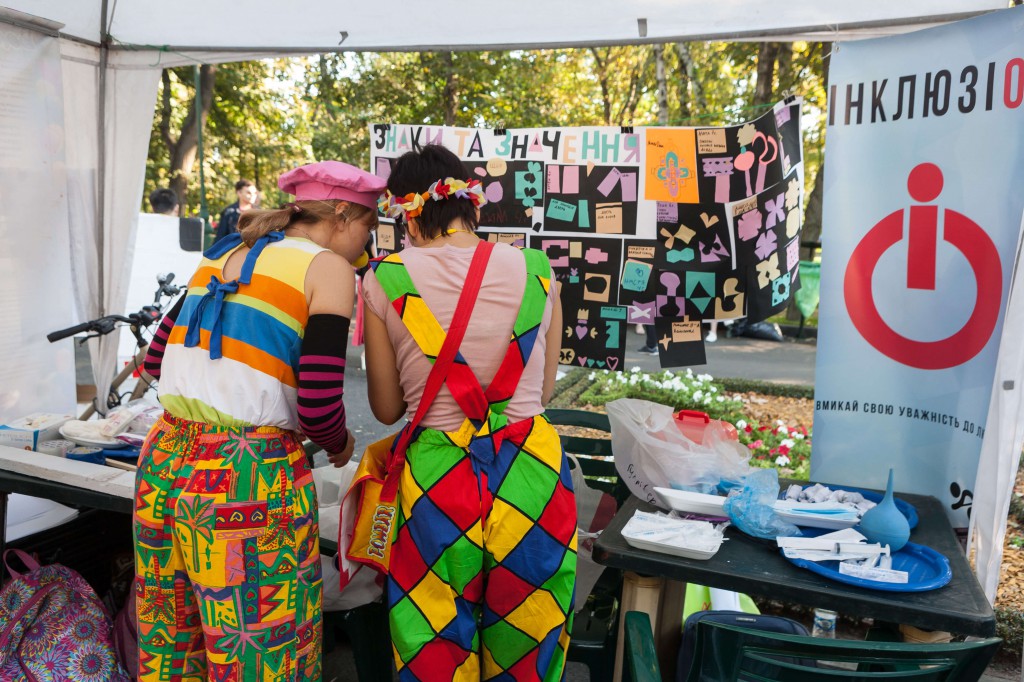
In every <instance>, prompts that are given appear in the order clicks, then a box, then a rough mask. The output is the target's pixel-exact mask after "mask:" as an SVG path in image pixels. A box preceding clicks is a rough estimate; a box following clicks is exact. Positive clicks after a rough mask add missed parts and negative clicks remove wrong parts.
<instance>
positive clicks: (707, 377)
mask: <svg viewBox="0 0 1024 682" xmlns="http://www.w3.org/2000/svg"><path fill="white" fill-rule="evenodd" d="M697 381H711V375H710V374H698V375H697Z"/></svg>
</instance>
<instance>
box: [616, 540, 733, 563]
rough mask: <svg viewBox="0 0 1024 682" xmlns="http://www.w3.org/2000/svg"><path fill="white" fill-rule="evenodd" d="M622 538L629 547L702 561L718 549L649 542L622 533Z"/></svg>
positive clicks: (713, 554)
mask: <svg viewBox="0 0 1024 682" xmlns="http://www.w3.org/2000/svg"><path fill="white" fill-rule="evenodd" d="M622 538H623V539H624V540H625V541H626V544H628V545H629V546H630V547H636V548H637V549H645V550H647V551H649V552H661V553H662V554H671V555H672V556H678V557H683V558H684V559H700V560H702V561H704V560H707V559H710V558H711V557H713V556H715V553H716V552H718V549H715V551H714V552H707V551H704V550H700V549H691V548H688V547H677V546H676V545H666V544H663V543H661V542H651V541H650V540H640V539H639V538H631V537H629V536H628V535H623V536H622ZM719 546H721V545H719Z"/></svg>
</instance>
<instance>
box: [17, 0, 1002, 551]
mask: <svg viewBox="0 0 1024 682" xmlns="http://www.w3.org/2000/svg"><path fill="white" fill-rule="evenodd" d="M0 2H4V3H6V4H7V5H8V6H9V7H10V10H6V9H4V8H2V7H0V22H2V23H3V24H7V26H6V27H5V26H3V25H0V29H5V30H9V31H10V30H21V28H25V29H29V30H31V31H35V32H41V33H44V34H48V35H51V36H55V37H56V39H59V41H60V53H61V64H60V72H61V79H62V83H63V91H62V93H61V94H62V97H63V109H64V135H63V138H62V139H63V141H64V149H63V152H64V168H63V169H62V171H63V170H65V169H66V178H67V179H66V187H64V186H63V185H62V187H61V188H62V189H66V197H67V213H68V215H67V222H66V223H65V225H63V226H61V227H62V228H63V229H66V230H67V234H68V235H69V241H70V245H71V253H70V255H71V263H70V266H69V265H67V264H63V267H65V268H68V267H69V268H70V270H71V272H72V275H73V277H74V282H75V292H74V294H75V303H76V309H77V310H76V316H77V319H66V320H65V319H54V320H53V327H52V328H56V327H58V326H62V325H61V323H65V324H67V325H71V324H74V323H77V322H82V321H85V320H89V319H93V318H95V317H98V316H100V315H103V314H109V313H114V312H123V308H124V305H125V300H126V296H127V281H128V277H129V272H130V263H131V256H132V253H133V244H134V238H135V234H134V232H135V224H136V220H137V214H138V210H139V206H140V204H141V199H142V190H143V185H144V179H145V161H146V155H147V152H148V148H149V135H150V130H151V124H152V116H153V110H154V105H155V103H156V96H157V88H158V83H159V79H160V72H161V70H162V69H163V68H166V67H170V66H179V65H184V64H196V63H201V62H206V63H216V62H225V61H238V60H244V59H253V58H261V57H268V56H274V55H280V54H286V53H295V54H301V53H307V54H309V53H317V52H335V51H402V50H405V51H416V50H483V49H525V48H538V47H547V48H555V47H571V46H590V45H602V44H604V45H608V44H627V43H665V42H675V41H696V40H728V41H734V40H749V41H753V40H846V39H856V38H867V37H877V36H880V35H889V34H894V33H899V32H904V31H910V30H915V29H920V28H925V27H927V26H930V25H934V24H937V23H944V22H948V21H954V20H959V19H964V18H967V17H970V16H973V15H976V14H979V13H984V12H988V11H993V10H998V9H1003V8H1006V6H1007V1H1006V0H899V1H893V0H857V1H856V2H854V1H852V0H562V1H560V2H557V1H556V2H552V1H551V0H516V1H515V2H496V3H490V4H484V3H466V2H452V1H451V0H431V1H430V2H427V1H426V0H406V2H387V1H386V0H385V1H382V2H378V3H375V4H372V5H368V4H366V3H361V4H359V5H357V4H356V3H354V2H339V1H338V0H292V1H291V2H281V0H273V1H272V0H249V1H248V2H245V3H241V4H239V3H229V2H224V1H223V0H220V1H218V0H214V1H213V2H210V1H209V0H177V1H176V2H173V3H156V2H154V1H153V0H0ZM11 10H13V11H11ZM10 25H14V26H17V27H21V28H19V29H12V28H11V26H10ZM61 182H63V176H61ZM8 219H13V218H12V209H11V208H10V203H9V202H8V201H5V202H4V203H0V226H3V223H4V221H6V220H8ZM41 267H42V266H41ZM1018 298H1019V297H1018ZM113 336H114V335H108V336H105V337H102V339H100V340H99V342H98V343H97V344H96V345H95V346H94V347H93V348H92V349H91V350H92V351H93V353H92V357H93V360H92V364H93V372H94V375H95V376H96V377H97V383H98V384H99V385H98V386H97V389H98V391H99V393H98V394H99V395H100V396H104V395H106V392H107V385H108V384H109V377H111V376H112V375H113V373H114V372H113V371H114V364H115V361H116V352H117V339H116V338H114V337H113ZM94 343H96V342H94ZM1001 376H1002V375H1001V374H1000V377H1001ZM25 384H26V386H28V385H31V378H30V377H26V378H25ZM69 388H70V387H69ZM990 426H991V424H990ZM989 431H990V433H991V432H992V429H990V430H989ZM986 447H988V441H986ZM992 447H995V445H993V446H992ZM990 464H991V466H997V464H995V463H990ZM986 475H987V476H994V475H995V474H994V473H993V472H991V471H989V472H988V473H987V474H986ZM1010 479H1011V480H1012V476H1010ZM1004 501H1005V500H1002V499H1001V500H1000V504H1002V503H1003V502H1004ZM979 506H981V505H979ZM985 513H986V517H988V518H986V519H985V520H984V522H983V523H984V524H985V525H986V526H993V524H998V523H1000V516H999V515H1000V513H1001V514H1002V519H1005V506H1003V507H1002V510H999V509H985ZM975 520H976V521H978V518H977V515H976V516H975ZM1000 548H1001V546H1000V547H991V548H988V550H987V551H989V552H993V553H995V552H998V550H999V549H1000ZM986 560H987V558H982V559H980V562H981V563H982V564H985V563H986ZM996 563H998V560H996ZM988 565H991V562H989V564H988Z"/></svg>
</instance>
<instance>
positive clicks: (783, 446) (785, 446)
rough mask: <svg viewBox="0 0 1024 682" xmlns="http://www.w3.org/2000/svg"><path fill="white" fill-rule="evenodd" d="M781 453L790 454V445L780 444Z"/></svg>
mask: <svg viewBox="0 0 1024 682" xmlns="http://www.w3.org/2000/svg"><path fill="white" fill-rule="evenodd" d="M779 453H780V454H783V455H788V454H789V446H788V445H780V446H779Z"/></svg>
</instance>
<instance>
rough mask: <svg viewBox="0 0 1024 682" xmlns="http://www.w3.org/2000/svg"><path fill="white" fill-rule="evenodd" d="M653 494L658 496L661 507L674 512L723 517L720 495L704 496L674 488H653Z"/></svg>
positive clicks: (722, 503) (723, 502)
mask: <svg viewBox="0 0 1024 682" xmlns="http://www.w3.org/2000/svg"><path fill="white" fill-rule="evenodd" d="M654 494H655V495H657V496H658V499H659V500H661V503H662V504H663V505H665V506H666V507H668V508H669V509H674V510H675V511H679V512H690V513H692V514H706V515H708V516H725V512H723V511H722V505H724V504H725V498H724V497H721V496H720V495H705V494H704V493H694V492H690V491H688V490H675V489H674V488H655V489H654Z"/></svg>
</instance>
